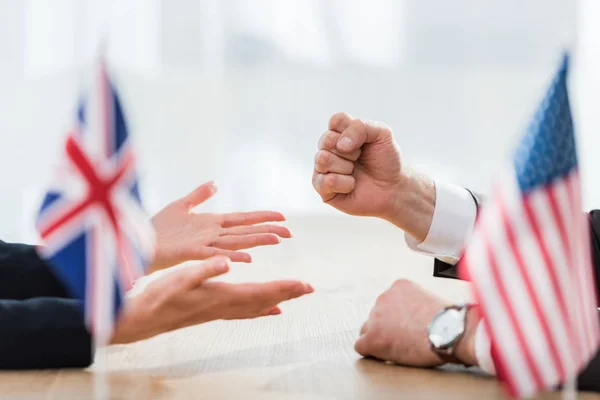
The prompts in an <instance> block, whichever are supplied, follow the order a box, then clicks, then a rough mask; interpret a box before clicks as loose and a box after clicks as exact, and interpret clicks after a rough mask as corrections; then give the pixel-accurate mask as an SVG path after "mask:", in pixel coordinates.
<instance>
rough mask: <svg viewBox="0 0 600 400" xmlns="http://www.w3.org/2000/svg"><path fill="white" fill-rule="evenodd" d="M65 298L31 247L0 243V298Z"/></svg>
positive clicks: (62, 288)
mask: <svg viewBox="0 0 600 400" xmlns="http://www.w3.org/2000/svg"><path fill="white" fill-rule="evenodd" d="M33 297H61V298H67V297H69V296H68V294H67V292H66V290H65V288H64V287H63V286H62V284H61V283H60V282H59V280H58V279H57V278H56V277H55V276H54V274H53V273H52V272H51V271H50V269H49V268H48V266H47V265H46V264H45V263H44V261H43V260H42V259H40V257H39V256H38V255H37V252H36V251H35V247H34V246H28V245H24V244H12V243H5V242H3V241H0V299H10V300H24V299H30V298H33Z"/></svg>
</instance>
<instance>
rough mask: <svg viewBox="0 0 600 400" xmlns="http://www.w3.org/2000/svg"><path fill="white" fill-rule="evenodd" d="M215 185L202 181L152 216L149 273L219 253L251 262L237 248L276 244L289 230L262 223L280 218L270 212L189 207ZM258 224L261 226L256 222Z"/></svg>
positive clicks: (211, 193) (215, 189)
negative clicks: (210, 210) (153, 248)
mask: <svg viewBox="0 0 600 400" xmlns="http://www.w3.org/2000/svg"><path fill="white" fill-rule="evenodd" d="M216 191H217V188H216V186H215V184H214V183H213V182H209V183H205V184H203V185H201V186H199V187H198V188H196V189H195V190H194V191H193V192H191V193H190V194H188V195H187V196H185V197H183V198H181V199H179V200H175V201H174V202H172V203H171V204H169V205H168V206H166V207H165V208H163V209H162V210H161V211H160V212H159V213H158V214H156V215H155V216H154V217H153V218H152V225H153V226H154V229H155V231H156V239H157V247H156V253H155V256H154V261H153V262H152V265H151V266H150V271H149V272H154V271H157V270H160V269H164V268H167V267H171V266H173V265H176V264H179V263H182V262H184V261H189V260H204V259H206V258H208V257H212V256H216V255H223V256H227V257H229V258H230V259H231V260H232V261H236V262H240V261H241V262H251V261H252V258H251V257H250V254H248V253H245V252H241V251H238V250H242V249H249V248H252V247H257V246H265V245H274V244H278V243H280V241H281V239H280V238H290V237H292V234H291V232H290V230H289V229H288V228H286V227H284V226H280V225H275V224H262V223H264V222H274V221H284V220H285V217H284V216H283V215H282V214H281V213H278V212H274V211H255V212H240V213H231V214H196V213H194V212H192V209H193V208H194V207H196V206H197V205H199V204H201V203H203V202H205V201H206V200H208V199H209V198H211V197H212V196H213V195H214V194H215V192H216ZM257 224H261V225H257Z"/></svg>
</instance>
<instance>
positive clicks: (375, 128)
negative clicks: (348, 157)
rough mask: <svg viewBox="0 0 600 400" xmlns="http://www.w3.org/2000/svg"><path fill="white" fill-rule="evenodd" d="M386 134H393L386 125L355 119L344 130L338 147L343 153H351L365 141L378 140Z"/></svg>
mask: <svg viewBox="0 0 600 400" xmlns="http://www.w3.org/2000/svg"><path fill="white" fill-rule="evenodd" d="M384 134H387V135H390V136H391V130H390V128H388V127H387V126H386V125H384V124H382V123H379V122H373V121H362V120H360V119H354V120H352V121H351V122H350V124H348V126H347V127H346V128H345V129H344V131H343V132H342V135H341V137H340V139H339V140H338V142H337V149H338V150H339V151H341V152H342V153H350V152H352V151H355V150H356V149H359V148H360V147H361V146H362V145H363V144H365V143H373V142H376V141H377V140H379V139H380V137H381V136H382V135H384Z"/></svg>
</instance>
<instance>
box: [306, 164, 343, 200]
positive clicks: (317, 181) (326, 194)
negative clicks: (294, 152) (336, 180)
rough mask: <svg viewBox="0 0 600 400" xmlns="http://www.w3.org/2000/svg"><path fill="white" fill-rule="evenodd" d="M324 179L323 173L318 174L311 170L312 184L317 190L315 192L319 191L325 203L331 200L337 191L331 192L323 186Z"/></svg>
mask: <svg viewBox="0 0 600 400" xmlns="http://www.w3.org/2000/svg"><path fill="white" fill-rule="evenodd" d="M324 179H325V175H323V174H320V173H318V172H317V171H313V176H312V185H313V187H314V188H315V190H316V191H317V193H319V196H321V200H323V201H324V202H325V203H327V202H328V201H330V200H332V199H333V198H334V197H335V196H336V195H337V193H335V192H332V191H331V190H328V189H327V188H326V187H325V185H324Z"/></svg>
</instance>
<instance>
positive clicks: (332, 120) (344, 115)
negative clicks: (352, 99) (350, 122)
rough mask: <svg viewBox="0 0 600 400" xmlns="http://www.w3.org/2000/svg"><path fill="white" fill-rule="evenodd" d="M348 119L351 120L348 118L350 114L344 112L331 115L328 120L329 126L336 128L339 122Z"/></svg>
mask: <svg viewBox="0 0 600 400" xmlns="http://www.w3.org/2000/svg"><path fill="white" fill-rule="evenodd" d="M350 118H352V117H351V116H350V114H348V113H347V112H344V111H340V112H337V113H335V114H333V116H332V117H331V118H330V119H329V124H330V126H336V125H338V124H339V123H340V122H342V121H344V120H345V119H350Z"/></svg>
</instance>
